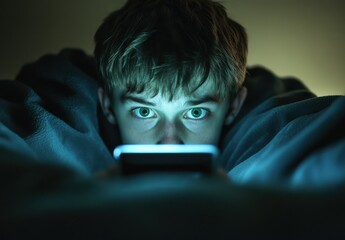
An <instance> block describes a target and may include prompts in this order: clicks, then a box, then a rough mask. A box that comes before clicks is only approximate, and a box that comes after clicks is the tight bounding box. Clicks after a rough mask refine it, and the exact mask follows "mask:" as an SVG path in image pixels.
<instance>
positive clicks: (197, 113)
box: [183, 108, 210, 120]
mask: <svg viewBox="0 0 345 240" xmlns="http://www.w3.org/2000/svg"><path fill="white" fill-rule="evenodd" d="M209 113H210V112H209V111H208V110H206V109H204V108H192V109H189V110H188V111H187V112H186V113H185V114H184V115H183V118H186V119H192V120H201V119H204V118H206V117H207V116H208V115H209Z"/></svg>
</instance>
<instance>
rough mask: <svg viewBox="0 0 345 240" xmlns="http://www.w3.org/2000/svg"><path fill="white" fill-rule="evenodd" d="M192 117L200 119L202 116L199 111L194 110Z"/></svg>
mask: <svg viewBox="0 0 345 240" xmlns="http://www.w3.org/2000/svg"><path fill="white" fill-rule="evenodd" d="M192 115H193V117H199V116H200V110H199V109H194V110H193V111H192Z"/></svg>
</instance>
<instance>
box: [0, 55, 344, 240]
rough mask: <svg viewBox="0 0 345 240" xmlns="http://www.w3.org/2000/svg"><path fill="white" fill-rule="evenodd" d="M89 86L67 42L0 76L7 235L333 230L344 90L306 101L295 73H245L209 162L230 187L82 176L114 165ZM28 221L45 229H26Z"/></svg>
mask: <svg viewBox="0 0 345 240" xmlns="http://www.w3.org/2000/svg"><path fill="white" fill-rule="evenodd" d="M97 85H98V83H97V74H96V71H95V67H94V63H93V59H92V58H90V57H88V56H86V55H85V54H84V53H83V52H82V51H79V50H71V49H69V50H64V51H62V52H61V53H59V54H58V55H47V56H44V57H43V58H41V59H40V60H39V61H37V62H35V63H33V64H29V65H26V66H25V67H23V69H22V70H21V72H20V73H19V75H18V76H17V78H16V80H15V81H13V80H11V81H10V80H9V81H5V80H3V81H0V121H1V122H0V171H1V173H0V174H1V177H2V189H3V191H2V202H3V204H2V206H3V209H2V212H3V214H2V216H1V223H2V226H6V229H7V231H5V233H10V234H9V235H8V236H11V235H12V236H18V235H19V234H20V233H21V232H18V231H17V230H16V229H17V228H21V229H22V230H23V232H22V233H25V234H29V236H40V234H42V236H45V237H48V236H49V237H52V236H50V235H49V234H50V231H55V232H56V231H57V230H58V229H59V228H60V227H61V228H62V229H68V230H66V231H68V232H73V234H74V235H73V236H75V237H83V236H84V237H85V236H91V237H92V236H93V237H96V236H97V238H100V239H106V238H112V237H113V236H122V237H123V236H146V235H145V234H147V235H150V236H155V235H152V233H153V232H155V234H156V235H157V236H163V235H160V234H165V233H166V231H171V229H172V227H171V226H175V229H176V231H175V232H174V234H175V235H174V234H172V235H171V236H175V237H172V238H175V239H176V237H177V236H180V235H178V233H181V231H182V232H184V233H186V234H187V235H184V236H189V237H191V238H200V237H201V236H213V235H212V234H214V233H219V234H220V235H221V236H223V237H224V238H225V237H227V236H229V235H228V234H229V232H230V233H232V235H230V236H235V237H236V236H237V237H238V236H242V237H243V236H248V235H250V234H252V233H253V234H254V235H255V236H258V237H259V236H262V237H269V236H276V235H275V234H276V233H278V232H279V231H281V230H284V231H289V234H290V235H288V236H290V237H291V236H292V237H297V236H298V237H304V236H329V233H330V232H332V233H333V235H334V236H338V235H339V234H343V232H342V229H343V227H344V226H345V220H344V217H343V216H344V215H345V209H344V207H342V205H343V204H342V202H344V199H345V194H344V189H345V157H344V156H345V127H344V122H345V111H344V109H345V97H343V96H328V97H316V96H315V95H314V94H312V93H311V92H310V91H309V90H308V89H307V88H306V87H305V86H304V85H303V84H302V83H301V82H300V81H298V80H296V79H293V78H284V79H283V78H279V77H277V76H275V75H274V74H272V73H271V72H270V71H268V70H266V69H264V68H262V67H254V68H250V69H248V76H247V78H246V82H245V85H246V86H247V88H248V92H249V96H248V99H247V100H246V102H245V105H244V108H243V110H242V112H241V114H240V116H238V118H237V120H236V121H235V122H234V123H233V124H232V126H231V127H230V128H229V129H224V130H223V137H222V141H221V143H220V149H221V151H222V155H221V158H220V160H219V164H221V165H222V166H223V167H224V168H225V169H226V170H227V172H228V175H229V177H230V179H231V180H232V181H231V182H223V181H219V180H212V179H209V180H202V181H201V180H195V179H192V180H191V179H190V178H189V177H187V178H183V177H181V176H180V177H176V176H160V177H157V176H151V177H149V176H148V177H147V178H145V177H136V178H132V179H129V180H128V179H127V180H121V179H110V180H109V179H105V180H100V179H97V178H96V179H95V178H94V177H92V175H93V174H94V173H97V172H99V171H101V170H105V169H107V168H109V167H110V166H112V164H113V159H112V156H111V150H112V149H113V148H114V147H115V146H116V145H118V144H120V143H121V142H120V137H119V135H118V131H117V129H116V128H115V127H114V126H111V125H109V124H108V123H107V122H106V121H105V119H104V117H103V115H102V114H101V112H100V108H99V105H98V101H97ZM306 191H307V193H306ZM191 204H192V205H191ZM191 206H194V207H191ZM207 209H208V210H207ZM200 211H201V212H200ZM202 219H204V220H202ZM248 219H251V220H250V221H248ZM134 220H137V221H139V222H140V223H136V224H133V223H132V225H131V222H133V221H134ZM29 223H30V224H29ZM37 224H38V225H39V226H41V227H43V228H44V229H45V230H44V231H41V232H37V231H34V230H33V229H34V226H35V225H37ZM157 225H160V227H157ZM84 226H86V228H84ZM116 226H118V227H116ZM152 226H155V227H152ZM186 226H188V227H186ZM272 226H274V228H275V229H276V230H272ZM157 228H158V229H157ZM196 228H201V230H196ZM227 228H230V230H227ZM315 228H316V229H317V230H315ZM131 229H132V230H131ZM133 229H137V230H138V231H135V230H134V231H133ZM251 231H252V232H251ZM139 232H140V233H141V235H139ZM206 233H208V234H210V235H203V234H206ZM16 234H17V235H16ZM89 234H90V235H89ZM142 234H143V235H142ZM176 234H177V235H176ZM246 234H247V235H246ZM256 234H259V235H256ZM260 234H261V235H260ZM270 234H272V235H270ZM8 236H6V237H8ZM54 236H55V237H56V238H59V237H62V236H64V234H63V231H62V232H60V233H59V234H57V233H56V235H54ZM0 237H1V236H0ZM279 238H281V237H279Z"/></svg>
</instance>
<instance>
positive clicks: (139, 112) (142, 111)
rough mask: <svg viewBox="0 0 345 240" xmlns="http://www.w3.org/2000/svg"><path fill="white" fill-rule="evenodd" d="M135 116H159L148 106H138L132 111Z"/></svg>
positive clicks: (147, 117)
mask: <svg viewBox="0 0 345 240" xmlns="http://www.w3.org/2000/svg"><path fill="white" fill-rule="evenodd" d="M131 113H132V114H133V115H134V117H137V118H142V119H149V118H155V117H157V114H156V113H155V112H154V111H153V110H152V109H151V108H147V107H138V108H135V109H133V110H132V111H131Z"/></svg>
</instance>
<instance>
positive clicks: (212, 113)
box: [100, 83, 245, 145]
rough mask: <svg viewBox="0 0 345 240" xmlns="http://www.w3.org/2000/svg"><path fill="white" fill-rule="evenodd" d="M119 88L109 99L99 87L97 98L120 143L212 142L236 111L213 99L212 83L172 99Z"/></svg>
mask: <svg viewBox="0 0 345 240" xmlns="http://www.w3.org/2000/svg"><path fill="white" fill-rule="evenodd" d="M123 90H124V89H118V90H115V92H114V96H115V97H114V98H113V102H110V100H109V98H108V97H107V96H106V95H104V92H103V91H102V90H101V91H100V100H101V105H102V107H103V110H104V112H105V114H106V116H107V117H108V120H109V121H110V122H112V123H116V124H118V126H119V129H120V132H121V137H122V141H123V143H124V144H214V145H216V144H217V143H218V140H219V136H220V134H221V130H222V127H223V125H224V124H229V123H231V121H232V120H233V118H234V115H235V114H237V112H238V110H239V109H233V104H232V105H230V104H229V103H228V100H227V99H219V98H217V96H216V92H215V90H214V86H213V84H212V83H211V84H210V83H205V84H203V85H202V86H201V87H200V88H198V89H197V91H195V92H194V93H193V94H192V95H190V96H186V95H185V94H183V93H182V92H178V93H176V95H175V97H174V99H173V100H169V97H168V96H166V97H165V96H163V95H162V94H158V95H156V96H155V97H153V98H152V97H150V94H149V93H148V92H145V91H144V92H142V93H133V94H128V95H125V96H122V95H123V94H122V93H123V92H124V91H123ZM244 98H245V96H244ZM243 100H244V99H243ZM235 101H236V100H235ZM235 101H234V102H235ZM242 102H243V101H241V103H240V105H242ZM239 107H240V106H239Z"/></svg>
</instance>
